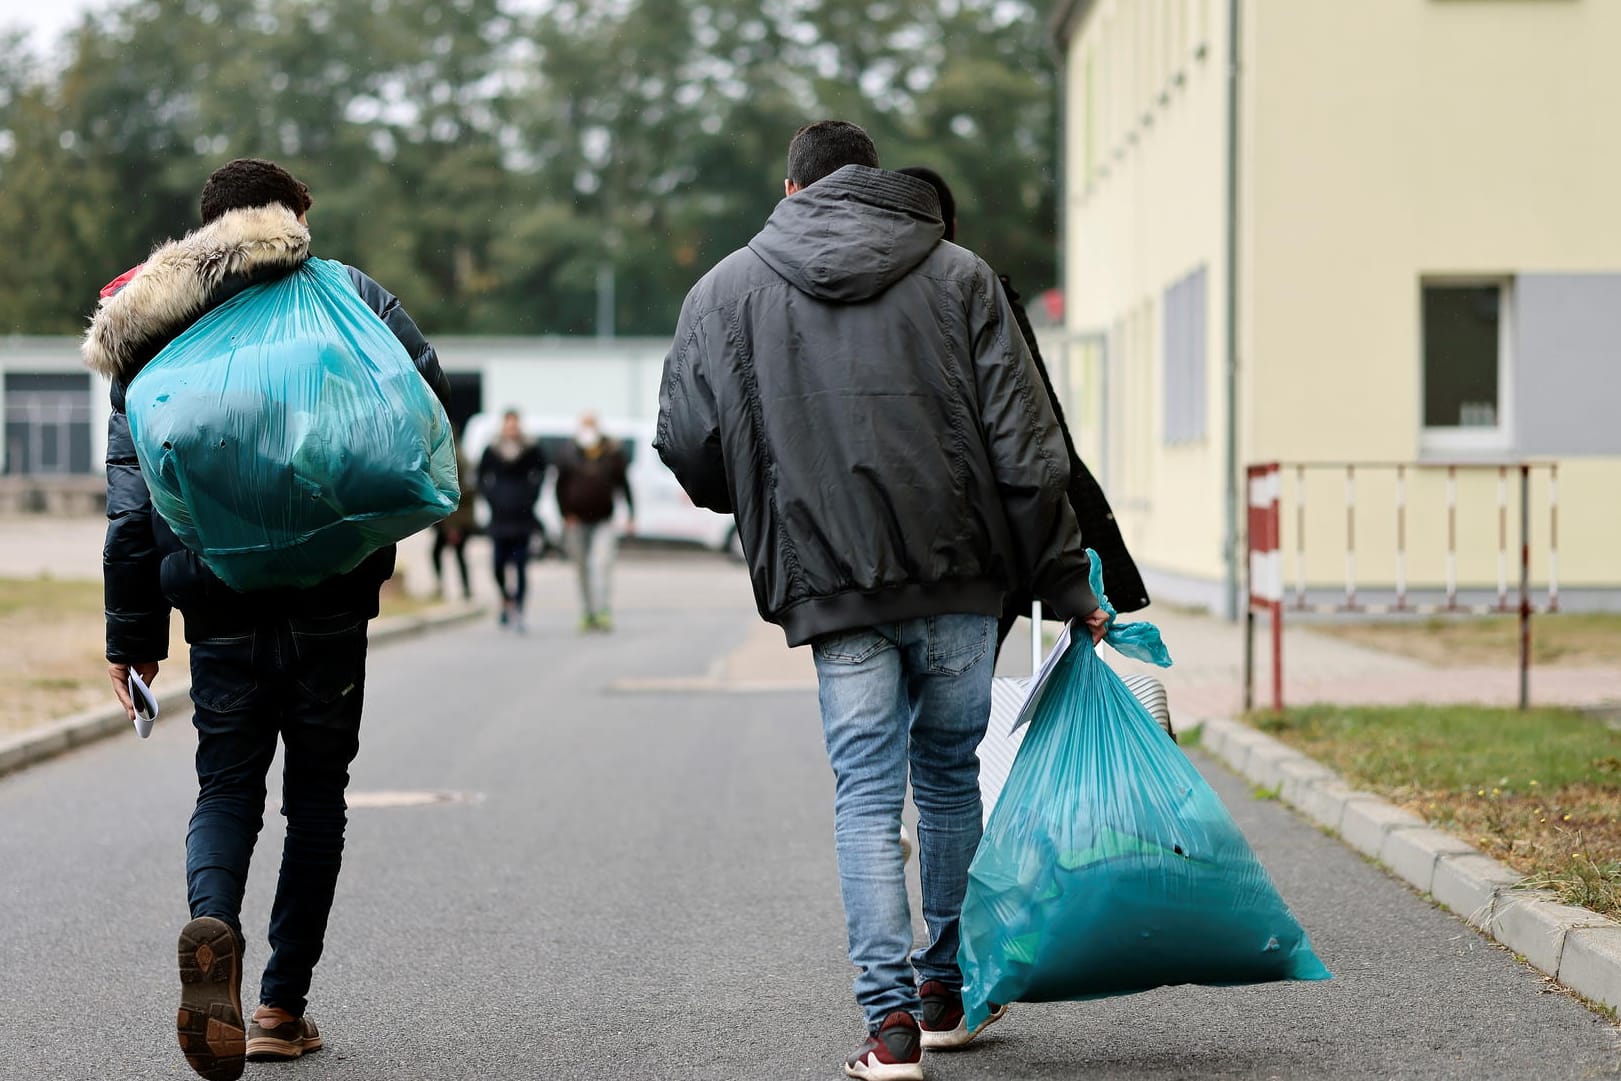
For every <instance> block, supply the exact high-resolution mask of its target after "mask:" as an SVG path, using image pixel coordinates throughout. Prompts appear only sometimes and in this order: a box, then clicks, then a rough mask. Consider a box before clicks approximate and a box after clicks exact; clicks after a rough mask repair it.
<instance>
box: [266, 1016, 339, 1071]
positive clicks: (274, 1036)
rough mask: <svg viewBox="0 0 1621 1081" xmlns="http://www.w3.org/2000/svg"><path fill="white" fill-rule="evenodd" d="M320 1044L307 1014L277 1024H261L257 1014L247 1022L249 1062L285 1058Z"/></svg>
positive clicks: (319, 1036)
mask: <svg viewBox="0 0 1621 1081" xmlns="http://www.w3.org/2000/svg"><path fill="white" fill-rule="evenodd" d="M324 1046H326V1045H325V1044H324V1043H323V1042H322V1041H321V1033H320V1031H319V1030H318V1029H317V1028H316V1027H315V1022H314V1021H311V1020H310V1019H309V1018H308V1017H290V1018H287V1019H286V1020H284V1021H281V1022H280V1023H279V1024H265V1023H264V1022H263V1021H261V1020H260V1019H259V1018H258V1017H254V1018H253V1019H252V1020H250V1021H249V1022H248V1061H249V1062H289V1061H291V1060H293V1059H295V1058H302V1057H303V1056H305V1055H308V1054H312V1053H314V1052H316V1051H319V1050H320V1049H321V1048H322V1047H324Z"/></svg>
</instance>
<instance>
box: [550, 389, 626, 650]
mask: <svg viewBox="0 0 1621 1081" xmlns="http://www.w3.org/2000/svg"><path fill="white" fill-rule="evenodd" d="M618 495H623V496H624V497H625V509H626V512H627V513H628V515H629V518H628V520H627V521H626V523H625V532H626V533H627V534H630V533H634V532H635V530H636V501H635V498H634V497H633V496H632V495H631V491H630V477H629V463H628V462H627V461H626V459H625V451H624V448H622V447H621V446H620V445H619V442H618V441H617V440H614V439H609V438H608V437H607V436H605V435H603V434H602V428H601V427H600V426H599V425H598V424H597V418H596V414H594V413H586V414H584V415H583V416H581V417H580V427H579V431H578V432H576V433H575V437H574V442H573V443H572V444H570V445H569V446H567V447H565V448H563V450H562V451H560V452H559V453H558V455H557V509H558V511H559V512H560V513H561V514H562V516H563V528H564V533H565V536H564V541H563V543H564V546H565V547H566V548H567V549H568V552H569V555H570V556H571V557H572V558H573V560H574V563H575V566H576V568H577V569H578V571H579V575H580V629H581V630H582V631H587V632H589V631H611V630H613V616H612V614H611V612H610V608H611V598H610V596H609V593H610V587H611V584H612V583H611V581H610V579H611V577H612V574H613V562H614V555H615V553H616V552H617V551H618V545H619V538H618V536H617V535H616V534H615V531H614V520H613V519H614V499H615V496H618Z"/></svg>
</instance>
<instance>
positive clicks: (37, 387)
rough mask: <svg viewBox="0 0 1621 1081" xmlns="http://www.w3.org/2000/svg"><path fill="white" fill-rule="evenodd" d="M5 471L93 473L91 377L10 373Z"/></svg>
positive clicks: (8, 374)
mask: <svg viewBox="0 0 1621 1081" xmlns="http://www.w3.org/2000/svg"><path fill="white" fill-rule="evenodd" d="M0 385H3V387H4V395H5V440H6V442H5V451H6V453H5V462H6V464H5V472H7V473H12V474H23V475H29V474H32V475H40V474H51V473H89V472H92V463H91V461H90V376H88V375H81V374H77V373H75V374H62V375H58V374H54V373H38V374H34V373H29V372H8V373H6V376H5V381H4V383H3V384H0Z"/></svg>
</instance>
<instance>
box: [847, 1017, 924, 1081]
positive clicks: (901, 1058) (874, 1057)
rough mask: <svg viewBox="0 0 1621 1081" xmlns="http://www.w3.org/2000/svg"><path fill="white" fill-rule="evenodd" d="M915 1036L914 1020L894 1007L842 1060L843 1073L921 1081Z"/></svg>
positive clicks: (872, 1079)
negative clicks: (872, 1031)
mask: <svg viewBox="0 0 1621 1081" xmlns="http://www.w3.org/2000/svg"><path fill="white" fill-rule="evenodd" d="M918 1036H919V1032H918V1027H917V1019H916V1018H915V1017H913V1016H912V1015H911V1014H909V1013H907V1012H906V1011H905V1010H896V1011H895V1012H894V1013H892V1014H890V1015H889V1016H888V1017H886V1018H884V1023H883V1024H882V1025H879V1026H878V1031H877V1032H874V1033H873V1034H872V1035H870V1036H868V1037H867V1039H866V1042H865V1043H863V1044H862V1045H861V1046H860V1047H858V1048H856V1050H855V1054H853V1055H851V1056H850V1057H849V1058H848V1059H847V1060H846V1061H845V1063H844V1072H845V1074H847V1075H848V1076H850V1077H859V1078H865V1079H866V1081H923V1044H922V1043H921V1042H920V1041H919V1039H918Z"/></svg>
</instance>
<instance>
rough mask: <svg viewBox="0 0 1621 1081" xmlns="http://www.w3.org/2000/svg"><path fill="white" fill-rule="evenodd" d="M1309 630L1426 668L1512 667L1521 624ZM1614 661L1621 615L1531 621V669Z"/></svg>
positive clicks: (1442, 619)
mask: <svg viewBox="0 0 1621 1081" xmlns="http://www.w3.org/2000/svg"><path fill="white" fill-rule="evenodd" d="M1311 630H1312V631H1313V633H1316V634H1326V635H1329V636H1331V637H1334V638H1338V639H1340V640H1342V641H1346V642H1354V643H1356V644H1357V645H1360V646H1365V647H1367V648H1369V649H1379V650H1384V651H1385V652H1387V653H1399V654H1401V655H1403V656H1406V657H1412V658H1413V659H1414V660H1419V661H1423V662H1425V663H1426V664H1434V665H1450V666H1458V667H1464V666H1468V667H1484V666H1489V665H1490V666H1495V665H1514V664H1518V663H1519V658H1520V623H1519V619H1518V618H1517V617H1515V616H1495V615H1494V616H1431V617H1429V618H1426V619H1406V620H1378V621H1375V622H1368V623H1324V624H1311ZM1616 657H1621V613H1615V612H1583V613H1561V614H1558V615H1549V616H1533V617H1532V619H1531V663H1532V664H1534V665H1537V666H1539V667H1542V666H1549V665H1552V666H1556V667H1557V666H1565V667H1589V666H1607V665H1610V664H1613V663H1614V661H1615V658H1616Z"/></svg>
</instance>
